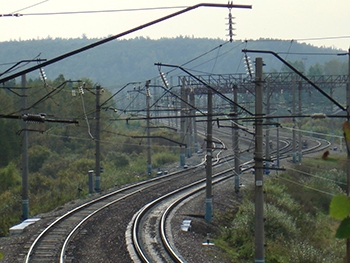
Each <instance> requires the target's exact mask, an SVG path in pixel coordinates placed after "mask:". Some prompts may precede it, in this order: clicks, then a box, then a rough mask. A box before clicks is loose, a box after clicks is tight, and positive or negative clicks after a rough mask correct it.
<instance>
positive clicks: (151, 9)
mask: <svg viewBox="0 0 350 263" xmlns="http://www.w3.org/2000/svg"><path fill="white" fill-rule="evenodd" d="M46 1H48V0H46ZM46 1H43V2H46ZM43 2H41V3H43ZM41 3H39V4H41ZM36 5H38V4H36ZM36 5H32V6H30V7H33V6H36ZM28 8H29V7H28ZM180 8H188V6H163V7H142V8H126V9H106V10H80V11H62V12H41V13H24V14H19V13H18V12H20V11H22V10H25V9H27V8H24V9H21V10H17V11H15V12H12V13H10V14H0V17H11V16H12V17H21V16H54V15H83V14H101V13H119V12H136V11H154V10H165V9H180Z"/></svg>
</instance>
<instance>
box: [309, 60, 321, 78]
mask: <svg viewBox="0 0 350 263" xmlns="http://www.w3.org/2000/svg"><path fill="white" fill-rule="evenodd" d="M322 74H323V67H322V66H321V64H320V63H318V62H317V63H316V64H315V65H313V66H310V67H309V70H308V72H307V75H308V76H320V75H322Z"/></svg>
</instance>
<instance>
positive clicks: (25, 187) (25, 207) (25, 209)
mask: <svg viewBox="0 0 350 263" xmlns="http://www.w3.org/2000/svg"><path fill="white" fill-rule="evenodd" d="M21 80H22V107H23V109H26V108H27V92H26V83H27V79H26V75H22V78H21ZM24 113H25V112H23V114H24ZM22 130H23V137H22V219H23V220H26V219H28V217H29V194H28V193H29V180H28V173H29V171H28V124H27V122H26V121H23V123H22Z"/></svg>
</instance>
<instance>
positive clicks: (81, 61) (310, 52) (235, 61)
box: [0, 37, 347, 90]
mask: <svg viewBox="0 0 350 263" xmlns="http://www.w3.org/2000/svg"><path fill="white" fill-rule="evenodd" d="M99 40H101V39H88V38H86V37H82V38H76V39H60V38H56V39H51V38H47V39H39V40H34V39H33V40H27V41H8V42H0V57H1V63H0V72H4V71H6V70H7V69H8V68H10V67H11V66H12V65H13V64H14V63H16V62H19V61H22V60H30V59H34V58H35V59H37V58H40V59H46V60H50V59H53V58H55V57H57V56H59V55H62V54H66V53H68V52H70V51H73V50H76V49H79V48H81V47H84V46H87V45H89V44H92V43H95V42H97V41H99ZM242 49H251V50H270V51H274V52H277V53H279V55H280V56H282V57H283V58H284V59H285V60H288V61H293V62H294V61H299V62H300V63H301V64H303V67H304V69H309V68H310V67H315V66H316V68H313V69H312V70H316V69H317V70H318V71H317V72H314V73H317V74H325V75H332V74H346V73H347V69H346V68H345V69H343V70H342V71H341V72H339V68H337V67H333V66H332V65H329V66H327V65H325V66H324V67H325V68H324V72H320V71H319V70H320V67H317V65H318V66H319V65H323V64H324V63H325V62H330V61H336V62H339V63H338V64H342V63H347V56H338V55H337V54H344V53H346V51H343V50H338V49H333V48H330V47H322V48H319V47H315V46H312V45H309V44H305V43H298V42H293V41H286V40H273V39H260V40H254V41H253V40H251V41H249V40H246V41H237V40H236V41H233V42H232V43H231V42H228V41H225V40H222V39H207V38H204V39H201V38H189V37H177V38H162V39H158V40H153V39H149V38H142V37H140V38H134V39H121V40H116V41H112V42H109V43H106V44H104V45H101V46H98V47H96V48H93V49H90V50H87V51H84V52H82V53H79V54H77V55H75V56H72V57H69V58H67V59H65V60H62V61H59V62H57V63H54V64H52V65H49V66H47V67H45V68H44V70H45V73H46V75H47V77H48V78H49V79H54V78H56V77H57V76H58V75H59V74H63V75H64V76H65V78H66V79H79V78H83V77H84V78H88V79H90V80H92V81H93V82H94V83H99V84H100V85H102V86H104V87H107V88H109V89H110V90H113V89H115V88H116V87H118V86H120V85H123V84H125V83H127V82H131V81H145V80H148V79H152V78H154V77H156V76H158V74H159V72H158V70H157V67H156V66H154V63H157V62H160V63H165V64H173V65H183V66H184V67H185V68H187V69H190V70H191V72H192V73H195V74H227V73H230V74H233V73H245V63H244V61H243V58H244V54H243V52H242ZM248 55H250V56H251V57H253V55H254V56H257V55H259V56H260V54H248ZM261 55H262V56H263V59H264V64H265V66H264V71H265V72H271V71H273V70H276V71H278V72H280V71H281V70H282V67H283V64H282V63H281V62H280V61H278V60H277V59H275V58H274V57H273V56H271V55H263V54H261ZM252 60H253V59H252ZM33 64H35V63H29V64H26V63H23V64H20V65H19V66H20V69H23V68H25V67H29V66H33ZM162 70H163V71H164V72H168V71H172V70H173V69H172V68H162ZM310 70H311V69H310ZM11 72H12V71H11ZM11 72H9V73H11ZM304 73H307V72H304ZM8 75H9V74H8ZM173 75H184V73H183V72H179V71H176V72H173ZM39 76H40V73H39V71H35V72H33V73H32V74H30V75H29V76H28V77H29V78H33V79H35V78H37V77H39Z"/></svg>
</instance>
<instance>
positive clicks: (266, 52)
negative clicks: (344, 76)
mask: <svg viewBox="0 0 350 263" xmlns="http://www.w3.org/2000/svg"><path fill="white" fill-rule="evenodd" d="M242 52H244V53H247V52H249V53H265V54H272V55H274V56H275V57H276V58H278V59H279V60H280V61H282V62H283V63H284V64H285V65H287V66H288V67H289V68H290V69H291V70H293V71H294V72H295V73H297V74H298V75H299V76H300V77H301V78H302V79H304V80H305V81H306V82H307V83H309V84H310V85H311V86H312V87H314V88H315V89H317V90H318V91H319V92H320V93H321V94H322V95H323V96H325V97H326V98H327V99H329V100H330V101H331V102H333V103H334V104H335V105H337V106H338V107H339V108H340V109H342V110H343V111H347V107H344V106H342V105H341V104H339V103H338V102H337V101H336V100H334V99H333V98H332V97H331V96H329V95H328V94H327V93H326V92H324V91H323V90H322V89H321V88H320V87H318V86H317V85H316V84H315V83H313V82H312V81H311V80H309V79H308V78H307V77H306V76H304V75H303V74H302V73H301V72H299V71H298V70H297V69H296V68H295V67H293V66H292V65H291V64H290V63H288V62H287V61H285V60H284V59H283V58H281V57H280V56H279V55H278V54H277V53H276V52H273V51H270V50H251V49H243V50H242Z"/></svg>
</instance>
